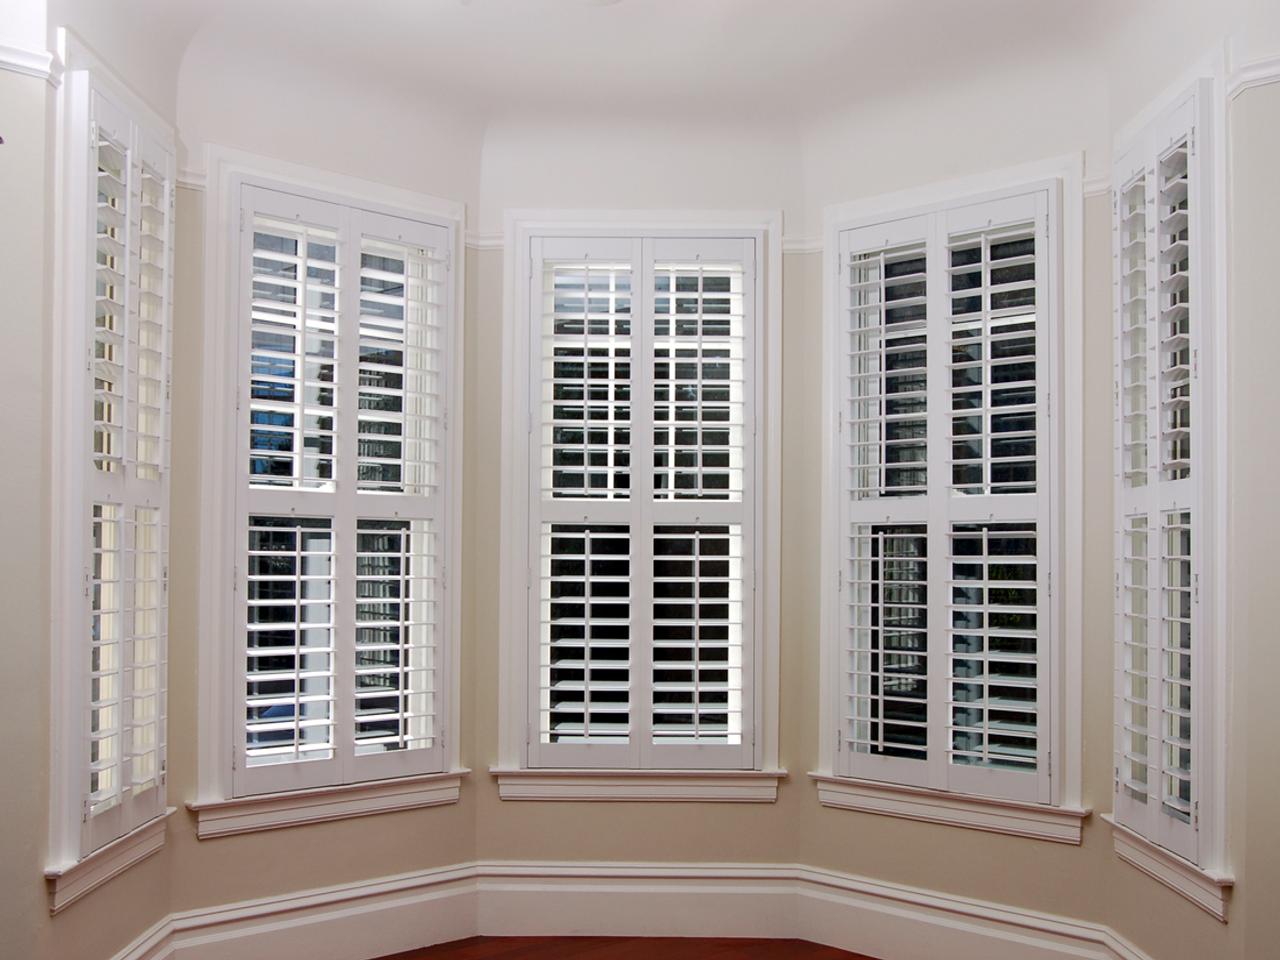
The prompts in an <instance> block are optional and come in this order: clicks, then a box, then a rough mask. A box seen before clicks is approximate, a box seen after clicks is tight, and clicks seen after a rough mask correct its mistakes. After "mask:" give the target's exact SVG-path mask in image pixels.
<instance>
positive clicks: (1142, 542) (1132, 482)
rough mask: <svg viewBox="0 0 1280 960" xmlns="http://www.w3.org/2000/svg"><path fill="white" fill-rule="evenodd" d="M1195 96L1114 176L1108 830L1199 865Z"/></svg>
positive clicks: (1201, 551)
mask: <svg viewBox="0 0 1280 960" xmlns="http://www.w3.org/2000/svg"><path fill="white" fill-rule="evenodd" d="M1203 97H1204V91H1203V90H1202V89H1200V88H1197V89H1196V90H1195V91H1193V92H1192V93H1191V94H1189V95H1188V96H1186V97H1184V98H1183V99H1182V100H1181V101H1180V102H1179V103H1178V104H1177V105H1175V106H1174V107H1173V108H1172V109H1170V110H1169V111H1168V112H1167V113H1166V114H1165V115H1164V116H1162V117H1161V118H1159V119H1158V120H1156V121H1155V122H1153V123H1152V124H1151V125H1149V126H1148V127H1147V128H1146V129H1145V130H1143V131H1142V132H1141V134H1140V135H1139V136H1138V137H1137V138H1136V139H1135V141H1134V143H1133V145H1132V147H1131V148H1130V149H1129V150H1128V152H1126V153H1125V154H1123V155H1122V156H1121V157H1120V159H1119V160H1118V161H1117V163H1116V167H1115V177H1114V197H1113V206H1114V235H1115V260H1116V294H1115V318H1116V319H1115V384H1116V386H1115V401H1116V402H1115V463H1116V468H1115V503H1116V508H1115V509H1116V516H1115V524H1116V525H1115V543H1116V615H1115V642H1116V656H1115V698H1116V713H1115V722H1116V734H1115V816H1116V819H1117V820H1118V821H1119V822H1120V823H1121V824H1123V825H1124V826H1126V827H1128V828H1129V829H1131V830H1134V831H1136V832H1138V833H1140V834H1142V835H1143V836H1145V837H1146V838H1147V839H1149V840H1151V841H1153V842H1155V843H1157V844H1159V845H1160V846H1163V847H1165V848H1167V849H1168V850H1170V851H1172V852H1174V853H1176V854H1178V855H1180V856H1182V857H1185V858H1186V859H1188V860H1191V861H1192V862H1198V861H1199V859H1200V858H1201V855H1202V853H1203V851H1202V849H1201V846H1200V839H1199V816H1200V813H1199V811H1200V803H1201V801H1202V794H1203V792H1204V791H1203V788H1202V783H1203V782H1204V781H1203V779H1202V777H1203V771H1204V768H1205V766H1206V765H1207V764H1208V763H1209V761H1208V760H1207V759H1206V756H1205V750H1206V747H1207V745H1208V743H1209V739H1208V737H1207V736H1206V732H1205V731H1206V728H1207V717H1205V716H1203V715H1202V714H1201V710H1202V709H1203V707H1202V702H1203V693H1204V691H1205V690H1206V688H1205V687H1203V686H1202V684H1203V683H1205V682H1206V680H1205V679H1204V678H1203V673H1204V669H1203V668H1204V664H1205V663H1206V662H1207V661H1206V659H1205V657H1206V656H1207V653H1206V652H1205V644H1206V642H1207V638H1206V635H1205V634H1206V630H1207V629H1208V623H1209V618H1208V616H1207V612H1206V610H1207V603H1206V602H1205V600H1204V598H1203V597H1202V590H1201V583H1202V572H1203V571H1204V570H1205V569H1207V563H1208V560H1207V556H1208V553H1209V544H1208V543H1207V540H1208V534H1207V531H1206V529H1205V528H1204V527H1203V526H1202V524H1203V520H1202V518H1205V517H1208V516H1210V515H1211V509H1212V508H1211V499H1210V496H1211V484H1210V476H1209V474H1210V473H1211V472H1212V470H1211V469H1210V467H1211V465H1209V466H1206V463H1205V462H1203V461H1202V460H1201V459H1200V458H1201V457H1202V456H1203V454H1202V453H1201V451H1204V450H1206V449H1211V444H1210V443H1209V442H1208V440H1207V431H1206V428H1207V426H1208V425H1209V424H1211V423H1212V416H1211V414H1210V412H1209V407H1210V404H1211V401H1212V396H1213V391H1212V388H1211V384H1209V383H1208V381H1207V378H1206V376H1205V375H1204V372H1205V371H1207V370H1209V369H1212V363H1211V353H1210V351H1211V346H1212V343H1211V339H1210V330H1211V327H1212V323H1211V310H1212V306H1211V305H1212V298H1211V297H1210V295H1209V290H1208V287H1209V279H1210V277H1211V273H1210V271H1209V269H1208V267H1207V263H1208V259H1209V257H1208V254H1209V249H1210V242H1209V239H1208V238H1209V237H1210V236H1211V235H1212V234H1211V223H1212V217H1211V215H1210V204H1211V196H1212V191H1211V188H1210V185H1209V182H1208V177H1207V176H1206V173H1205V167H1204V164H1203V158H1202V156H1201V155H1200V151H1199V149H1198V148H1197V135H1198V132H1199V131H1198V128H1199V127H1200V125H1201V123H1202V120H1203V114H1202V110H1203V108H1204V107H1203V103H1202V100H1203Z"/></svg>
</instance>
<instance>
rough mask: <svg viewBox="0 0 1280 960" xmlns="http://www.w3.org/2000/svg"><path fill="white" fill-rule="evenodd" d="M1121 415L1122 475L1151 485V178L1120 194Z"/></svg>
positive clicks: (1138, 483)
mask: <svg viewBox="0 0 1280 960" xmlns="http://www.w3.org/2000/svg"><path fill="white" fill-rule="evenodd" d="M1119 202H1120V222H1119V225H1118V229H1119V248H1120V250H1119V258H1120V278H1119V279H1120V303H1119V307H1118V309H1119V311H1120V316H1119V323H1120V333H1119V336H1120V350H1121V356H1120V378H1121V382H1120V385H1119V390H1120V404H1121V411H1120V416H1121V418H1122V424H1121V433H1122V438H1121V443H1122V445H1123V450H1122V453H1121V457H1122V462H1121V471H1122V473H1123V475H1124V481H1125V484H1126V485H1127V486H1130V487H1142V486H1145V485H1146V483H1147V466H1148V463H1149V454H1148V451H1147V416H1148V414H1147V405H1148V402H1149V401H1148V396H1147V394H1148V387H1147V326H1148V321H1147V311H1148V297H1147V247H1148V230H1147V180H1146V177H1145V176H1143V177H1139V178H1138V179H1137V180H1135V181H1134V182H1132V183H1130V184H1129V185H1128V186H1127V187H1126V188H1125V189H1124V190H1123V191H1122V192H1121V195H1120V201H1119Z"/></svg>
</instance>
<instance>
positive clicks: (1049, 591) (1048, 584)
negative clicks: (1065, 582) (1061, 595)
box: [1044, 570, 1053, 597]
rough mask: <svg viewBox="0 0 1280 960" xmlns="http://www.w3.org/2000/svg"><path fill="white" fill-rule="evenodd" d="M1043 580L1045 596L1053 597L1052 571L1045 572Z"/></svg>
mask: <svg viewBox="0 0 1280 960" xmlns="http://www.w3.org/2000/svg"><path fill="white" fill-rule="evenodd" d="M1044 579H1045V590H1044V592H1045V594H1046V596H1050V597H1052V596H1053V571H1052V570H1048V571H1046V572H1045V575H1044Z"/></svg>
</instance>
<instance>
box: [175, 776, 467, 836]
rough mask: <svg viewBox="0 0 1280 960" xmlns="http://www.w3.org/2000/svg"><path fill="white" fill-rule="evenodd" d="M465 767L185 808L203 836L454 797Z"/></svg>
mask: <svg viewBox="0 0 1280 960" xmlns="http://www.w3.org/2000/svg"><path fill="white" fill-rule="evenodd" d="M470 772H471V771H469V770H462V769H459V770H449V771H447V772H445V773H429V774H426V775H424V776H418V777H401V778H398V779H395V780H378V781H375V782H372V783H352V784H344V785H343V786H338V787H319V788H316V789H314V790H297V791H292V792H289V793H267V794H263V795H261V796H256V797H237V798H236V799H234V800H208V801H193V802H191V803H188V804H187V809H188V810H190V811H192V812H193V813H194V814H195V815H196V836H198V837H199V838H200V839H201V840H207V839H209V838H211V837H228V836H232V835H233V834H237V833H253V832H254V831H257V830H275V829H277V828H280V827H293V826H298V825H299V824H304V823H320V822H322V821H326V820H345V819H346V818H348V817H367V816H370V815H372V814H375V813H390V812H393V811H396V810H412V809H415V808H417V807H436V806H441V805H443V804H448V803H457V802H458V794H459V793H460V791H461V787H462V778H463V777H465V776H466V775H467V774H468V773H470Z"/></svg>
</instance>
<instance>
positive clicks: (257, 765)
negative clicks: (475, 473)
mask: <svg viewBox="0 0 1280 960" xmlns="http://www.w3.org/2000/svg"><path fill="white" fill-rule="evenodd" d="M242 204H243V214H244V217H243V222H244V223H245V224H246V225H247V228H246V230H245V231H244V232H243V235H242V238H241V242H242V254H241V255H242V260H241V265H242V271H243V272H242V274H241V277H242V284H241V287H242V289H241V305H242V310H243V311H244V313H243V314H242V316H244V317H246V327H245V329H244V334H245V336H244V341H243V343H242V367H243V369H242V374H241V377H242V380H241V389H242V391H243V399H242V403H241V407H242V413H241V418H242V419H241V421H240V424H241V430H242V436H243V437H244V444H245V445H244V447H243V448H242V449H243V450H244V451H245V453H246V455H247V457H248V471H247V473H245V474H242V478H243V479H242V486H241V489H240V491H239V497H240V504H241V506H240V510H241V511H242V513H241V515H242V516H243V517H244V518H245V522H246V530H247V532H248V541H247V543H246V547H247V551H248V552H247V554H246V555H245V560H246V579H245V586H246V594H245V600H244V601H243V618H244V619H243V628H244V633H243V636H244V646H243V648H242V657H241V670H242V672H243V676H242V681H243V684H244V686H243V688H242V689H243V691H244V696H245V698H246V699H245V708H246V711H247V721H246V725H245V727H244V728H243V730H242V731H241V732H240V733H239V736H238V747H237V750H238V755H239V757H240V758H241V759H242V761H243V762H242V763H240V764H239V765H238V767H237V770H236V776H235V784H234V787H235V792H236V793H237V795H248V794H256V793H264V792H276V791H281V790H290V789H302V788H307V787H316V786H326V785H333V784H339V783H355V782H360V781H364V780H371V779H385V778H390V777H397V776H408V775H412V774H419V773H427V772H431V771H435V770H440V769H442V768H443V764H444V757H445V754H444V747H443V730H442V717H443V716H444V713H443V712H442V711H444V709H445V686H444V685H443V684H442V678H443V677H444V675H445V672H446V670H447V668H448V665H447V663H446V662H445V648H444V645H443V644H442V643H441V637H442V636H443V635H444V631H445V630H446V629H447V628H448V626H449V625H448V624H447V622H446V620H445V611H446V605H445V604H444V603H442V601H441V597H442V594H443V590H444V574H445V571H444V567H443V563H442V559H441V558H442V556H443V553H442V551H443V550H444V545H445V543H446V542H447V539H446V538H447V537H448V536H449V531H448V530H447V527H446V523H447V514H446V512H445V497H444V483H443V478H444V471H443V469H442V468H443V451H444V450H445V448H446V431H447V410H446V407H445V397H446V396H447V395H448V389H449V387H448V384H449V373H448V363H447V357H448V356H449V355H450V351H451V343H450V340H449V334H448V329H447V323H446V321H447V318H448V316H449V310H450V296H451V295H450V292H449V287H448V282H447V272H448V271H447V266H446V263H447V260H446V257H447V255H448V251H449V244H450V242H451V241H450V234H449V231H448V230H447V229H446V228H444V227H440V226H436V225H433V224H428V223H421V222H417V221H411V220H406V219H402V218H399V217H395V216H389V215H385V214H380V213H374V212H371V211H366V210H361V209H355V208H351V207H346V206H343V205H341V204H338V203H332V202H326V201H320V200H315V199H312V198H308V197H302V196H295V195H291V194H285V193H280V192H277V191H273V190H269V189H266V188H262V187H256V186H244V187H242Z"/></svg>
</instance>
